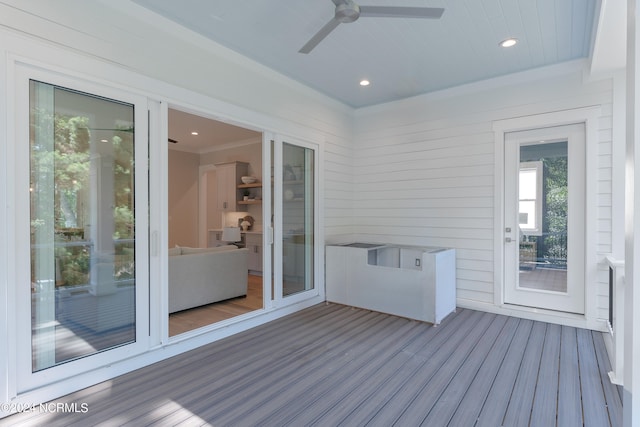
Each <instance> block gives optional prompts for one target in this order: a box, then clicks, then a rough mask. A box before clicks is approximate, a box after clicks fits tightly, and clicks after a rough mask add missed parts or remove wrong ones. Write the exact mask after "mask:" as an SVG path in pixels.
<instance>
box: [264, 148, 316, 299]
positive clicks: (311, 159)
mask: <svg viewBox="0 0 640 427" xmlns="http://www.w3.org/2000/svg"><path fill="white" fill-rule="evenodd" d="M317 161H318V159H317V150H316V148H315V146H313V145H307V144H303V143H300V142H297V143H293V142H290V141H282V140H281V141H275V143H274V150H273V166H274V167H273V168H272V170H276V171H279V172H278V173H275V175H274V177H273V182H274V191H273V206H274V240H275V241H274V245H273V260H274V262H273V283H274V295H273V297H274V298H275V299H280V298H284V299H289V298H292V297H293V296H295V295H308V293H309V292H315V293H317V292H318V290H317V285H316V275H317V264H318V261H317V255H318V253H317V248H316V244H317V240H316V236H317V233H318V229H317V226H318V224H317V221H318V220H317V194H318V190H317V184H318V178H317V170H318V168H317Z"/></svg>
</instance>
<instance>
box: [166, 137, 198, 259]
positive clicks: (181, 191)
mask: <svg viewBox="0 0 640 427" xmlns="http://www.w3.org/2000/svg"><path fill="white" fill-rule="evenodd" d="M199 165H200V156H199V155H198V154H193V153H186V152H183V151H177V150H169V177H168V179H169V247H170V248H172V247H174V246H175V245H178V246H189V247H198V206H199V204H198V167H199Z"/></svg>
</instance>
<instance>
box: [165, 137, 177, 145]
mask: <svg viewBox="0 0 640 427" xmlns="http://www.w3.org/2000/svg"><path fill="white" fill-rule="evenodd" d="M167 141H169V142H170V143H172V144H177V143H178V141H176V140H175V139H173V138H167Z"/></svg>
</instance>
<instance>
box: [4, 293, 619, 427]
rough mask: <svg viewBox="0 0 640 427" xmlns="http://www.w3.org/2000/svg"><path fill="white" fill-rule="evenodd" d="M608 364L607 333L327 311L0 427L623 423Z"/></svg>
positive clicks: (281, 322) (282, 322)
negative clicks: (82, 406) (69, 406)
mask: <svg viewBox="0 0 640 427" xmlns="http://www.w3.org/2000/svg"><path fill="white" fill-rule="evenodd" d="M609 366H610V365H609V361H608V359H607V355H606V350H605V348H604V341H603V339H602V334H601V333H599V332H592V331H587V330H580V329H575V328H570V327H560V326H556V325H550V324H545V323H542V322H533V321H529V320H521V319H516V318H509V317H506V316H501V315H496V314H490V313H482V312H477V311H472V310H465V309H458V310H457V312H456V313H454V314H452V315H451V316H449V317H448V318H447V319H445V321H444V322H442V323H441V324H440V325H439V326H437V327H433V326H431V325H429V324H426V323H422V322H417V321H413V320H409V319H405V318H400V317H395V316H391V315H386V314H381V313H376V312H371V311H368V310H362V309H354V308H350V307H344V306H341V305H337V304H319V305H317V306H314V307H311V308H309V309H306V310H303V311H301V312H298V313H294V314H292V315H290V316H286V317H284V318H282V319H278V320H276V321H273V322H270V323H268V324H266V325H262V326H259V327H256V328H253V329H251V330H248V331H245V332H243V333H240V334H237V335H234V336H232V337H228V338H226V339H223V340H220V341H218V342H216V343H212V344H209V345H206V346H203V347H200V348H198V349H195V350H193V351H190V352H187V353H185V354H182V355H179V356H176V357H173V358H171V359H168V360H164V361H162V362H159V363H156V364H154V365H151V366H147V367H145V368H142V369H139V370H137V371H134V372H131V373H129V374H126V375H123V376H121V377H118V378H114V379H112V380H110V381H106V382H104V383H101V384H97V385H95V386H93V387H89V388H87V389H85V390H81V391H78V392H76V393H72V394H70V395H68V396H65V397H63V398H60V399H58V400H56V402H86V403H87V404H88V405H89V412H88V413H86V414H73V413H66V414H65V413H57V414H54V413H52V414H46V413H38V412H32V413H24V414H16V415H14V416H11V417H8V418H5V419H2V420H0V425H20V426H29V425H34V426H39V425H48V426H69V425H77V426H85V425H131V426H140V425H215V426H231V425H233V426H284V425H292V426H299V425H317V426H326V425H345V426H350V425H364V424H368V425H372V426H375V425H393V424H396V425H419V424H423V425H428V426H430V427H431V426H433V427H439V426H451V427H453V426H461V425H464V426H474V425H475V426H492V427H495V426H502V425H504V426H507V425H508V426H518V425H531V426H536V425H545V426H547V425H550V426H553V425H557V426H567V425H582V422H583V421H584V425H585V426H607V425H611V426H617V425H620V420H621V416H622V404H621V402H620V394H619V390H618V389H617V387H616V386H614V385H612V384H611V383H610V382H609V381H608V377H607V371H608V370H609V369H610V367H609ZM554 382H555V383H554ZM582 414H584V419H583V418H582Z"/></svg>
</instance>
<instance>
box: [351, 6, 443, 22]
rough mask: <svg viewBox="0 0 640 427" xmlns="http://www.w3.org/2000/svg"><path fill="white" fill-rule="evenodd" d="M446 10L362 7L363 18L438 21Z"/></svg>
mask: <svg viewBox="0 0 640 427" xmlns="http://www.w3.org/2000/svg"><path fill="white" fill-rule="evenodd" d="M443 12H444V9H443V8H441V7H399V6H360V17H362V18H378V17H384V18H431V19H438V18H440V17H441V16H442V13H443Z"/></svg>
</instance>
